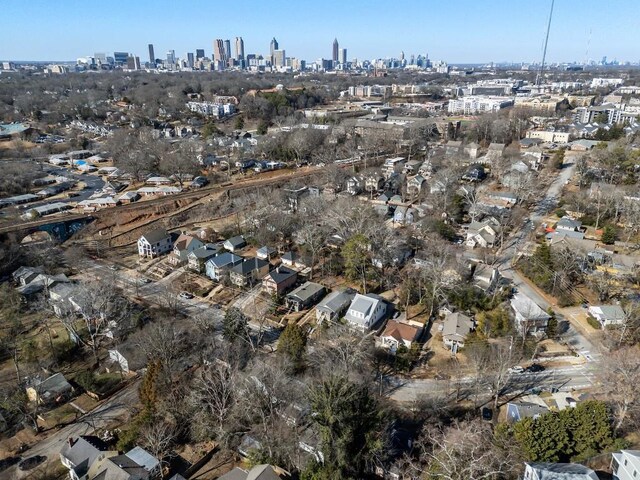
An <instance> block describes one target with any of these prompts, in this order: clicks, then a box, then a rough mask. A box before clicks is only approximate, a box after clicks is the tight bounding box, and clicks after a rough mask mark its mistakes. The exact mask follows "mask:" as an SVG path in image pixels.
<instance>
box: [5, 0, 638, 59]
mask: <svg viewBox="0 0 640 480" xmlns="http://www.w3.org/2000/svg"><path fill="white" fill-rule="evenodd" d="M173 5H174V4H173V3H169V2H167V1H165V0H159V1H157V2H153V3H152V2H147V1H141V2H127V3H125V2H123V1H121V0H115V1H112V2H109V3H108V5H104V4H96V5H94V4H89V5H87V4H80V2H77V1H75V0H66V1H62V2H59V3H57V4H55V5H51V4H49V3H47V2H44V1H42V0H35V1H33V2H29V3H28V4H18V3H17V2H16V3H10V4H8V5H5V6H4V7H3V14H4V16H5V18H6V19H7V20H9V21H8V22H6V24H5V27H3V29H2V32H0V45H3V49H2V50H1V51H0V57H2V59H3V60H18V61H20V60H23V61H25V60H32V61H47V60H51V61H53V60H58V61H73V60H75V59H76V58H78V57H82V56H86V55H92V54H93V53H94V52H113V51H126V52H130V53H132V54H133V55H136V56H140V57H141V58H142V57H144V58H146V57H147V56H148V53H147V45H148V44H153V45H154V47H155V50H156V52H165V51H168V50H175V51H176V52H178V54H177V55H178V56H182V55H184V54H185V53H186V52H195V50H196V49H198V48H200V49H201V48H204V49H205V53H206V55H207V56H209V57H211V56H212V53H213V52H212V42H214V41H215V39H221V38H222V39H235V38H236V37H243V39H244V50H245V54H248V53H255V54H261V55H264V56H265V57H266V56H268V55H269V54H270V52H269V41H270V39H271V38H273V37H274V36H275V37H276V38H277V39H278V42H279V43H280V46H281V47H280V48H281V49H285V50H286V52H287V55H289V56H291V57H296V58H301V59H306V60H309V61H313V60H316V59H319V58H325V59H332V54H333V52H332V42H333V39H334V38H335V37H337V38H338V41H339V44H340V46H343V45H344V47H345V48H348V53H349V60H351V59H352V58H358V59H375V58H385V57H399V56H400V52H401V51H404V52H406V54H407V55H410V54H411V53H414V54H416V55H417V54H425V53H428V54H429V57H430V58H431V59H433V60H437V59H443V60H447V61H448V62H450V63H484V62H491V61H493V62H534V61H539V60H540V58H541V54H542V41H543V37H544V32H545V28H546V21H547V17H548V12H549V6H550V0H549V1H544V2H540V3H538V4H536V5H535V6H534V5H532V4H529V6H528V8H527V11H526V12H524V11H523V10H522V9H520V10H518V9H514V7H513V4H512V3H510V2H507V1H506V0H494V1H491V2H485V3H483V4H482V5H478V4H477V2H473V1H471V0H458V1H457V2H454V3H453V4H450V3H448V4H447V5H446V6H445V5H441V4H439V3H436V4H432V5H428V4H427V2H418V1H415V0H398V1H397V2H395V3H394V8H392V9H390V8H388V4H386V3H385V2H382V1H379V0H372V1H371V2H369V3H367V5H368V7H369V8H362V5H361V3H360V2H349V3H347V4H342V3H339V2H338V1H337V0H327V1H326V2H324V3H323V9H322V10H318V9H314V10H313V11H312V10H311V6H312V4H311V3H310V2H301V3H300V4H297V5H296V8H297V11H299V12H303V13H304V15H301V16H299V21H294V20H292V18H294V17H290V16H286V15H283V12H286V10H287V8H288V6H287V2H285V1H284V0H274V1H273V2H270V3H269V4H268V5H264V4H262V3H259V2H256V1H252V0H251V1H245V2H242V5H241V8H240V9H239V13H240V14H239V15H238V16H237V18H225V19H224V21H219V22H217V23H214V24H213V25H212V24H211V23H209V22H199V21H198V20H197V19H202V18H208V17H209V14H213V13H215V8H216V7H215V6H214V5H210V4H208V3H206V2H204V1H197V0H196V1H195V2H193V3H192V4H190V5H193V8H192V9H194V10H196V11H197V12H198V15H195V16H194V15H183V16H175V17H174V16H171V15H169V16H167V15H166V9H167V8H171V6H173ZM164 7H166V8H164ZM242 7H244V8H242ZM487 7H493V8H487ZM244 9H246V10H247V12H248V13H246V14H243V13H242V11H243V10H244ZM336 12H339V15H335V13H336ZM638 13H640V5H638V4H637V3H635V2H633V1H631V0H620V1H619V2H617V8H616V9H602V4H601V3H599V2H596V1H595V0H585V1H582V2H578V1H574V0H571V1H565V2H558V3H557V4H556V8H555V12H554V18H553V22H552V25H551V35H550V39H549V49H548V54H547V59H548V61H549V62H567V61H578V62H580V61H584V60H589V59H594V60H599V59H601V58H602V57H603V56H607V57H608V58H609V59H610V60H612V59H614V58H617V59H618V60H620V61H632V62H637V61H638V57H639V56H640V55H638V52H637V51H636V49H635V48H634V45H635V44H637V43H638V40H640V33H639V32H638V31H637V29H636V28H635V25H633V22H634V19H635V18H637V14H638ZM143 17H146V18H145V22H141V21H140V18H143ZM87 18H91V19H96V20H97V21H99V22H100V23H101V24H102V25H104V26H105V27H109V28H105V29H104V31H103V32H101V31H100V30H99V29H96V28H94V27H91V24H90V23H88V22H87ZM194 18H196V20H194ZM83 27H86V28H83ZM89 27H91V28H90V30H89ZM614 28H615V31H624V32H625V41H624V42H621V41H619V40H617V39H616V38H615V35H611V33H612V29H614ZM88 31H90V33H91V36H90V37H88V36H87V32H88ZM25 32H37V33H38V35H32V36H33V37H34V38H29V41H28V42H27V41H24V40H20V41H17V40H16V39H21V38H22V39H23V38H24V35H25ZM115 32H117V34H114V33H115ZM52 38H55V41H52V40H51V39H52ZM158 55H159V54H158V53H156V56H158Z"/></svg>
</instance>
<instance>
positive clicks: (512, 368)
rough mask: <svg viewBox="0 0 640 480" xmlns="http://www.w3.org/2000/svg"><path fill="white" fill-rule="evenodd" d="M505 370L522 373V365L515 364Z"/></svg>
mask: <svg viewBox="0 0 640 480" xmlns="http://www.w3.org/2000/svg"><path fill="white" fill-rule="evenodd" d="M507 371H508V372H509V373H522V372H524V367H521V366H520V365H516V366H515V367H511V368H510V369H509V370H507Z"/></svg>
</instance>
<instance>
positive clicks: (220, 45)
mask: <svg viewBox="0 0 640 480" xmlns="http://www.w3.org/2000/svg"><path fill="white" fill-rule="evenodd" d="M213 60H214V61H215V62H216V63H218V64H219V65H220V64H221V65H226V63H227V59H226V56H225V50H224V40H222V39H221V38H216V39H215V41H214V42H213Z"/></svg>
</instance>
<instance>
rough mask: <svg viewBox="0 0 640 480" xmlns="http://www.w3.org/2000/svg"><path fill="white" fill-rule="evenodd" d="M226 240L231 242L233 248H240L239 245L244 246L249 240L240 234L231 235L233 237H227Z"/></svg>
mask: <svg viewBox="0 0 640 480" xmlns="http://www.w3.org/2000/svg"><path fill="white" fill-rule="evenodd" d="M226 242H229V244H230V245H231V246H232V247H233V248H239V247H242V246H244V245H246V244H247V242H246V241H245V240H244V237H243V236H242V235H238V236H236V237H231V238H229V239H227V241H226ZM226 242H225V243H226Z"/></svg>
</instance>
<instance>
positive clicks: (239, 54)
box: [236, 37, 244, 60]
mask: <svg viewBox="0 0 640 480" xmlns="http://www.w3.org/2000/svg"><path fill="white" fill-rule="evenodd" d="M236 60H244V40H242V37H236Z"/></svg>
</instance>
